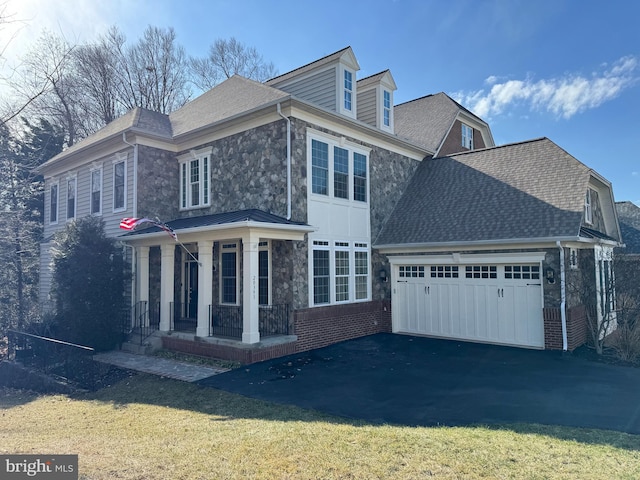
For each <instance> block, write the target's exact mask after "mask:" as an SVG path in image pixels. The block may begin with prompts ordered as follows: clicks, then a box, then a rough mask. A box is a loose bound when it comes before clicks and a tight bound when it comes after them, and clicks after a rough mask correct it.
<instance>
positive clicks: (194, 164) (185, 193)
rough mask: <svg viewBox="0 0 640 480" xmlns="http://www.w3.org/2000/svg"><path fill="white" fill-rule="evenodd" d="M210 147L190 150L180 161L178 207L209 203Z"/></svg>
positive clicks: (206, 204) (183, 207) (191, 206)
mask: <svg viewBox="0 0 640 480" xmlns="http://www.w3.org/2000/svg"><path fill="white" fill-rule="evenodd" d="M211 152H212V148H211V147H210V148H205V149H202V150H199V151H194V152H190V153H189V154H187V155H185V156H182V157H180V158H179V161H180V208H181V209H188V208H198V207H206V206H209V205H210V204H211V200H210V192H209V182H210V175H211V171H210V168H211Z"/></svg>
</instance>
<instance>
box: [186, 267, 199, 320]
mask: <svg viewBox="0 0 640 480" xmlns="http://www.w3.org/2000/svg"><path fill="white" fill-rule="evenodd" d="M184 280H185V281H184V311H183V315H184V316H185V318H197V317H198V263H197V262H195V261H188V262H185V264H184Z"/></svg>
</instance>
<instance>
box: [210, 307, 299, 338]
mask: <svg viewBox="0 0 640 480" xmlns="http://www.w3.org/2000/svg"><path fill="white" fill-rule="evenodd" d="M242 320H243V318H242V306H236V305H209V335H210V336H212V337H228V338H237V339H240V338H242ZM258 321H259V329H260V336H261V337H270V336H274V335H288V334H289V305H287V304H282V305H261V306H260V307H259V310H258Z"/></svg>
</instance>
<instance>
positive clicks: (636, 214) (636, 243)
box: [616, 202, 640, 253]
mask: <svg viewBox="0 0 640 480" xmlns="http://www.w3.org/2000/svg"><path fill="white" fill-rule="evenodd" d="M616 212H617V213H618V222H619V223H620V233H621V234H622V242H623V243H624V244H625V245H626V248H624V249H623V250H621V252H622V253H640V207H638V206H637V205H636V204H635V203H632V202H616Z"/></svg>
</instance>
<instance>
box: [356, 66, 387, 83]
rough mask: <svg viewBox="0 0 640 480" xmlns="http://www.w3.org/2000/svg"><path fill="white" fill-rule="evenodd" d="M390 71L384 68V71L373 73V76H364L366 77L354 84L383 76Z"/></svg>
mask: <svg viewBox="0 0 640 480" xmlns="http://www.w3.org/2000/svg"><path fill="white" fill-rule="evenodd" d="M390 71H391V69H389V68H385V69H384V70H382V71H381V72H378V73H373V74H371V75H368V76H366V77H364V78H361V79H360V80H358V81H357V82H356V83H360V82H363V81H365V80H369V79H370V78H373V77H377V76H379V75H384V74H385V73H387V72H390Z"/></svg>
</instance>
